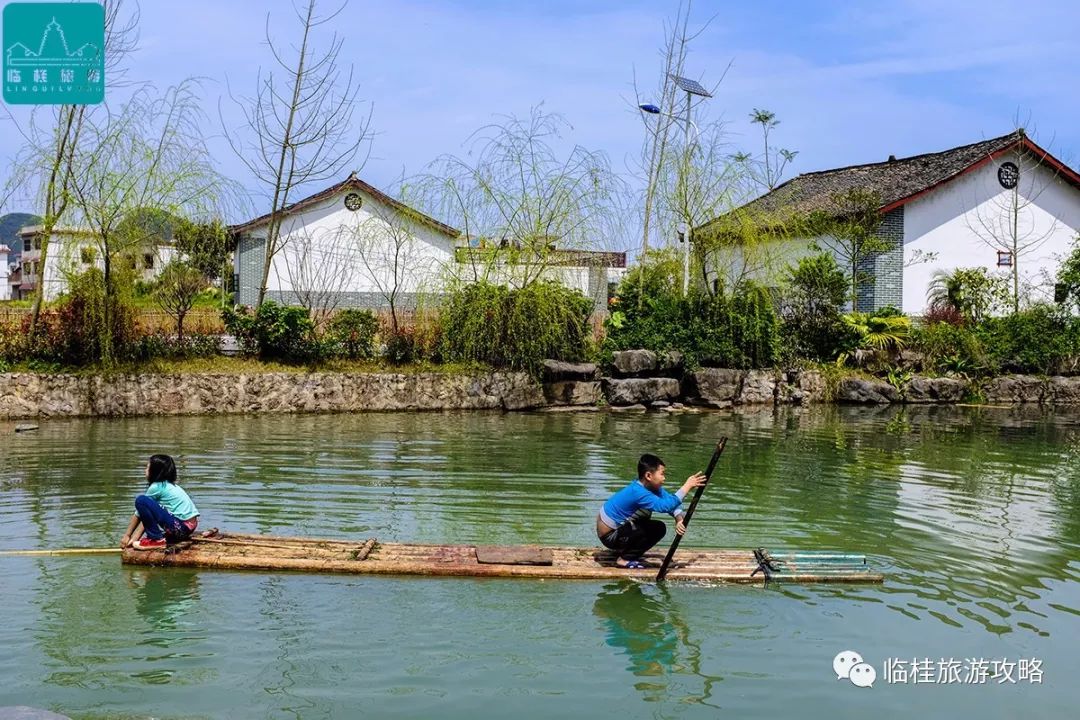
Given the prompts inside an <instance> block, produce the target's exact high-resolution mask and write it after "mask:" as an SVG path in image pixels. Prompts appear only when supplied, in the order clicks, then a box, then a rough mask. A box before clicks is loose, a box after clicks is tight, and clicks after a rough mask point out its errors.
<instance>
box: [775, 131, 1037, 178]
mask: <svg viewBox="0 0 1080 720" xmlns="http://www.w3.org/2000/svg"><path fill="white" fill-rule="evenodd" d="M1025 137H1027V136H1026V135H1024V134H1021V131H1019V130H1012V131H1010V132H1008V133H1006V134H1004V135H1000V136H998V137H996V138H989V139H987V140H979V141H977V142H973V143H968V144H967V145H957V146H956V147H953V148H949V149H948V150H937V151H935V152H926V153H919V154H918V155H909V156H907V157H902V158H896V159H895V160H879V161H878V162H872V163H855V164H854V165H842V166H840V167H835V168H828V169H826V170H811V171H810V172H805V173H799V174H798V175H796V176H795V177H793V178H791V180H788V181H787V182H785V183H783V184H781V185H778V186H777V187H776V188H775V189H776V190H779V189H780V188H781V187H783V186H784V185H787V183H789V182H792V181H793V180H798V179H799V178H801V177H807V176H808V175H824V174H825V173H832V172H839V171H841V170H854V169H855V168H862V167H876V166H878V165H895V164H896V163H902V162H909V161H911V160H918V159H920V158H926V157H932V156H934V155H945V154H946V153H954V152H956V151H958V150H967V149H968V148H973V147H975V146H976V145H986V144H993V143H996V142H1000V141H1002V140H1005V139H1007V138H1013V139H1014V140H1015V141H1020V140H1021V139H1023V138H1025Z"/></svg>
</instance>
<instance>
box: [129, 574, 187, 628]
mask: <svg viewBox="0 0 1080 720" xmlns="http://www.w3.org/2000/svg"><path fill="white" fill-rule="evenodd" d="M125 577H126V580H127V584H128V588H129V589H131V590H132V591H133V592H134V596H135V611H136V612H137V613H138V615H139V616H140V617H141V618H142V619H143V620H144V621H145V625H144V627H145V630H144V637H145V638H146V642H147V643H148V644H151V645H157V646H158V647H169V646H170V645H171V644H172V643H173V642H174V641H183V639H184V637H183V634H184V633H186V632H187V631H189V630H190V629H192V623H191V619H190V617H189V615H190V612H191V611H192V610H193V609H195V607H196V605H197V603H198V602H199V576H198V574H197V573H196V572H194V571H192V570H187V569H185V568H173V569H165V568H141V567H137V568H136V567H133V568H130V569H127V571H126V572H125Z"/></svg>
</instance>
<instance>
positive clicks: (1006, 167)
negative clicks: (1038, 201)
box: [998, 162, 1020, 190]
mask: <svg viewBox="0 0 1080 720" xmlns="http://www.w3.org/2000/svg"><path fill="white" fill-rule="evenodd" d="M1019 179H1020V168H1018V167H1016V163H1011V162H1004V163H1001V167H999V168H998V182H999V183H1001V187H1003V188H1005V189H1006V190H1012V189H1013V188H1014V187H1016V181H1017V180H1019Z"/></svg>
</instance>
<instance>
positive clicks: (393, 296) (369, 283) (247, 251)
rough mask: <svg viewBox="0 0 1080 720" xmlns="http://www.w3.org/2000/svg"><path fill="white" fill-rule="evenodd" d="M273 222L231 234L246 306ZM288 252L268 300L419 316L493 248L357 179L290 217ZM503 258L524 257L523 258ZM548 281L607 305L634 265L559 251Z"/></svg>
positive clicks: (277, 260)
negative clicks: (621, 272) (614, 271)
mask: <svg viewBox="0 0 1080 720" xmlns="http://www.w3.org/2000/svg"><path fill="white" fill-rule="evenodd" d="M270 219H271V217H270V214H269V213H268V214H266V215H261V216H259V217H257V218H254V219H252V220H249V221H247V222H244V223H240V224H238V225H233V226H231V227H230V231H231V233H232V234H233V235H234V236H235V238H236V253H235V255H234V268H233V272H234V285H235V287H236V290H237V294H236V302H237V303H238V304H240V305H247V306H254V305H256V304H257V303H258V300H259V289H260V288H259V286H260V283H261V279H262V274H263V268H264V264H265V262H266V256H267V248H266V244H267V236H268V233H269V225H270ZM277 245H278V250H277V252H276V253H274V256H273V257H272V259H271V263H270V272H269V276H268V278H267V283H266V297H267V298H268V299H270V300H273V301H275V302H279V303H282V304H287V305H301V306H304V307H306V308H308V309H309V310H314V311H324V312H325V311H332V310H335V309H340V308H348V307H359V308H369V309H374V310H385V309H388V308H389V307H390V304H391V300H392V301H393V303H394V307H396V308H398V309H412V308H415V307H416V305H417V304H418V303H419V302H420V301H421V299H424V298H427V299H428V300H429V301H430V300H437V299H438V298H439V297H440V295H441V294H442V293H443V291H444V289H445V287H446V282H447V280H448V279H449V278H451V277H461V278H464V279H466V280H468V279H471V277H470V271H471V269H472V267H474V266H475V265H476V264H477V263H480V262H481V261H484V260H485V256H484V253H486V252H488V250H487V249H485V248H484V247H483V243H481V242H479V241H476V240H472V241H470V240H469V239H468V238H463V237H462V233H461V231H460V230H458V229H457V228H454V227H451V226H449V225H447V224H445V223H443V222H440V221H439V220H436V219H435V218H432V217H430V216H428V215H426V214H424V213H422V212H420V211H419V210H416V209H415V208H412V207H409V206H408V205H406V204H404V203H402V202H401V201H399V200H397V199H395V198H393V197H390V196H389V195H387V194H386V193H384V192H382V191H381V190H379V189H377V188H375V187H374V186H372V185H370V184H368V183H366V182H364V181H363V180H361V179H360V178H358V177H357V176H356V175H355V174H352V175H350V176H349V177H348V178H346V179H345V180H343V181H342V182H340V183H338V184H336V185H332V186H330V187H328V188H326V189H325V190H321V191H319V192H317V193H315V194H313V195H310V196H308V197H306V198H303V199H302V200H298V201H297V202H294V203H292V204H290V205H289V206H287V207H286V208H285V209H284V210H283V211H282V219H281V229H280V238H279V241H278V243H277ZM497 256H498V257H500V258H502V257H507V258H511V257H515V255H514V254H513V253H505V254H497ZM548 256H549V257H550V258H551V260H550V261H549V262H548V263H547V266H546V267H545V268H544V269H543V275H542V276H543V277H544V278H545V279H553V280H558V281H560V282H563V283H565V284H567V285H569V286H570V287H575V288H577V289H579V290H581V291H582V292H583V293H585V294H586V295H587V296H588V297H591V298H593V299H594V303H595V305H596V306H597V307H598V308H602V307H605V306H606V303H607V297H608V282H609V280H610V278H609V272H608V271H609V268H612V267H615V268H618V267H625V263H626V258H625V255H624V254H621V253H587V252H581V251H569V250H555V251H553V252H551V253H548ZM519 271H520V268H515V267H514V266H512V265H505V266H504V267H501V268H499V269H498V270H496V271H495V272H488V273H486V274H485V277H486V279H488V280H491V281H493V282H510V281H512V279H513V278H514V277H516V276H519V275H520V272H519Z"/></svg>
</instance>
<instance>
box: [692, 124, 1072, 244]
mask: <svg viewBox="0 0 1080 720" xmlns="http://www.w3.org/2000/svg"><path fill="white" fill-rule="evenodd" d="M1017 144H1021V145H1022V146H1023V147H1025V148H1026V149H1027V150H1029V151H1031V152H1033V153H1035V154H1036V155H1037V156H1038V157H1040V158H1044V157H1045V159H1046V162H1047V164H1049V165H1051V166H1052V167H1054V168H1056V169H1057V170H1058V171H1059V172H1060V173H1061V175H1062V176H1063V178H1064V179H1065V180H1067V181H1069V182H1071V183H1073V184H1077V186H1078V187H1080V176H1077V174H1076V172H1074V171H1072V170H1071V169H1070V168H1068V167H1067V166H1064V165H1063V164H1062V163H1060V161H1058V160H1056V159H1054V158H1053V157H1052V156H1050V155H1049V154H1048V153H1047V152H1046V151H1045V150H1042V149H1041V148H1039V147H1038V146H1037V145H1035V144H1034V143H1033V142H1032V141H1031V140H1030V139H1029V138H1028V137H1027V136H1026V135H1025V134H1024V132H1023V130H1018V131H1013V132H1010V133H1008V134H1007V135H1002V136H1001V137H996V138H993V139H991V140H983V141H981V142H977V143H972V144H971V145H963V146H961V147H957V148H953V149H951V150H945V151H943V152H936V153H926V154H924V155H915V156H913V157H907V158H900V159H895V158H890V159H889V160H887V161H885V162H877V163H869V164H866V165H852V166H850V167H843V168H836V169H835V170H821V171H818V172H810V173H804V174H802V175H799V176H798V177H795V178H793V179H791V180H788V181H787V182H785V183H784V184H782V185H780V186H778V187H777V188H776V189H774V190H772V191H771V192H769V193H766V194H765V195H762V196H761V197H759V198H757V199H755V200H752V201H751V202H749V203H747V204H746V205H743V206H742V207H740V208H739V209H738V210H737V211H735V212H737V213H745V214H748V215H750V216H751V217H755V216H757V217H760V218H761V219H762V221H763V222H764V223H768V224H771V222H772V221H777V222H784V221H785V220H787V219H790V218H798V217H805V216H807V215H809V214H810V213H812V212H815V211H824V212H826V213H830V214H832V213H836V212H838V211H839V207H838V206H837V203H836V202H835V200H834V197H835V196H837V195H841V194H843V193H846V192H847V191H849V190H852V189H855V188H859V189H862V190H866V191H870V192H874V193H877V195H878V196H879V197H880V199H881V209H882V210H889V209H892V208H893V207H897V206H898V205H902V204H903V203H904V202H906V201H908V200H911V199H914V197H915V196H918V195H920V194H921V193H923V192H925V191H927V190H930V189H931V188H934V187H936V186H937V185H939V184H941V183H943V182H946V181H948V180H950V179H952V178H954V177H956V176H958V175H960V174H962V173H963V172H965V171H966V170H968V169H970V168H971V167H973V166H974V165H977V164H978V163H980V162H981V161H986V160H989V159H990V158H992V157H994V156H995V155H997V154H999V153H1001V152H1003V151H1005V150H1008V149H1010V148H1011V147H1012V146H1014V145H1017ZM766 218H769V219H771V220H766ZM715 222H716V220H712V221H710V222H709V223H706V224H705V225H703V226H702V227H701V228H699V230H701V229H704V228H706V227H708V226H709V225H710V224H712V223H715Z"/></svg>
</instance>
